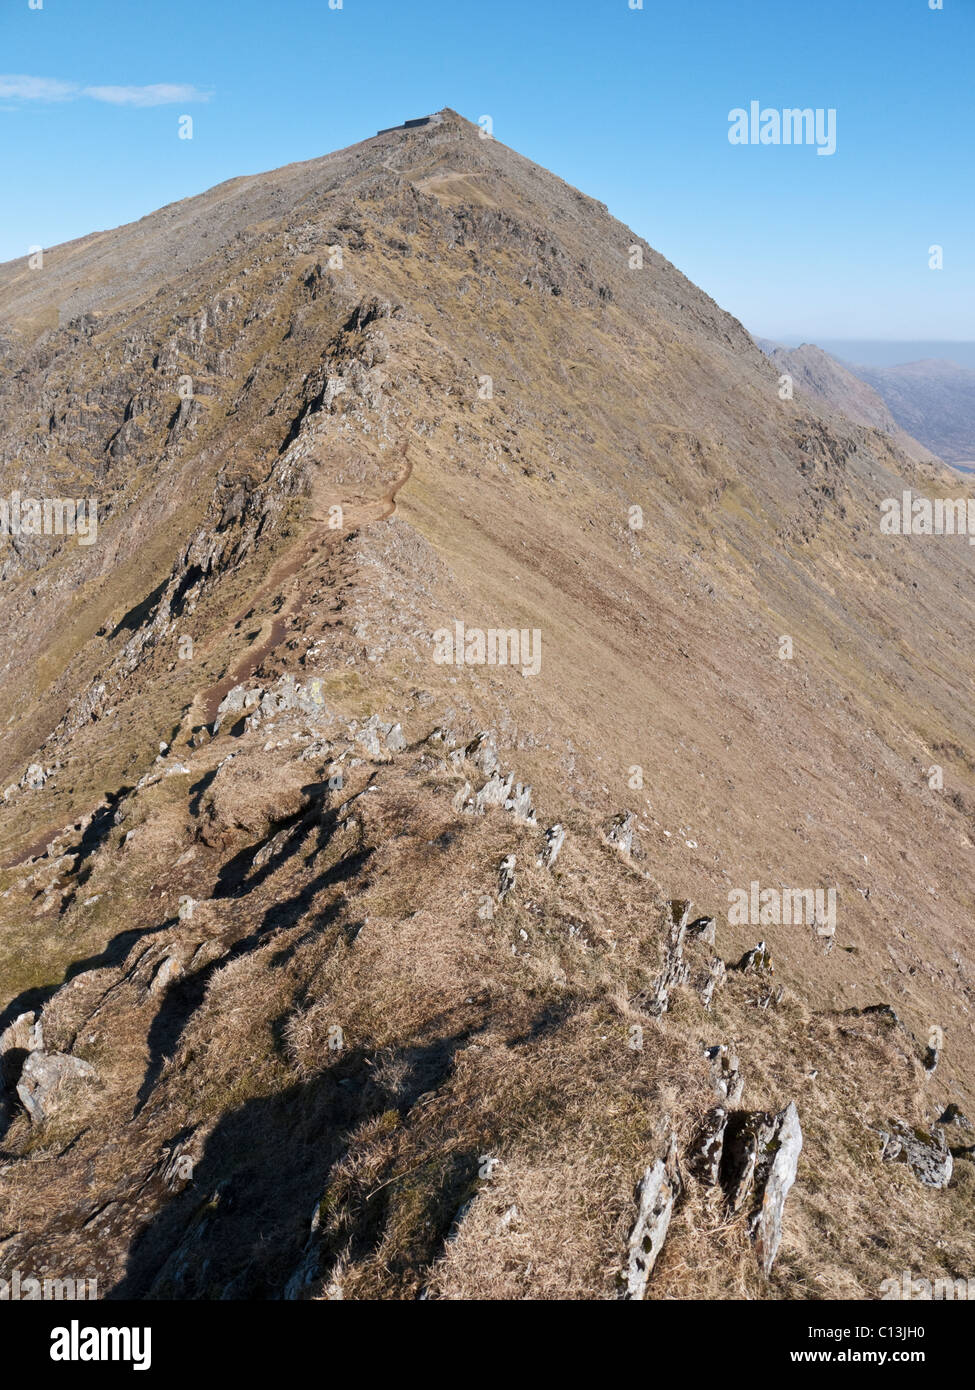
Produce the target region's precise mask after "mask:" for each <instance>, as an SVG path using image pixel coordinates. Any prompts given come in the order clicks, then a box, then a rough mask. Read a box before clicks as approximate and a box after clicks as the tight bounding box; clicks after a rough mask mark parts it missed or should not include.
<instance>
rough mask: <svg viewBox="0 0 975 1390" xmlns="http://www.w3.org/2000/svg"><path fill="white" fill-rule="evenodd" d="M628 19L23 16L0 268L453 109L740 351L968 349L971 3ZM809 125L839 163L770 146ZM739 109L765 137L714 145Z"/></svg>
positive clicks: (104, 1) (439, 0)
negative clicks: (738, 327) (720, 312)
mask: <svg viewBox="0 0 975 1390" xmlns="http://www.w3.org/2000/svg"><path fill="white" fill-rule="evenodd" d="M333 3H335V0H333ZM637 3H639V0H535V3H530V4H525V3H524V0H493V2H492V4H491V6H490V7H488V8H486V9H485V10H484V12H483V29H482V30H480V31H479V39H480V41H479V42H478V43H476V44H472V43H471V41H470V31H471V23H472V20H471V12H470V7H467V9H466V11H464V7H462V6H461V7H458V5H457V4H456V0H415V2H414V3H411V4H410V5H408V6H404V5H402V4H401V3H398V0H341V8H330V6H329V4H328V3H327V2H326V0H293V2H292V3H290V4H289V5H288V6H286V7H282V8H272V7H268V6H266V5H265V4H264V3H263V0H260V3H259V2H258V0H238V3H234V4H231V3H229V0H228V3H210V4H208V5H206V6H201V7H198V8H197V9H194V11H193V14H192V18H191V19H188V20H187V22H186V23H182V22H180V20H179V16H178V15H177V16H175V18H174V12H173V10H172V7H171V6H170V5H168V4H162V3H159V0H142V3H140V5H138V6H123V7H119V6H117V5H116V4H115V3H109V0H89V3H87V4H86V5H85V6H84V7H83V10H69V9H68V7H66V6H63V5H62V4H61V3H60V0H44V4H43V6H42V8H40V9H31V8H30V7H29V5H28V3H27V0H24V3H23V4H20V3H19V0H18V3H16V4H15V5H13V6H11V5H8V6H7V7H5V9H4V11H3V14H2V16H0V55H2V56H0V66H2V67H3V69H4V73H5V75H2V76H0V122H2V124H3V141H2V149H3V154H2V157H0V158H2V163H0V177H2V181H3V184H2V186H3V187H4V190H5V193H6V198H5V204H6V206H5V212H4V217H3V219H2V224H0V259H3V260H9V259H12V258H15V257H18V256H23V255H26V254H27V252H28V248H29V247H31V246H35V245H42V246H51V245H55V244H57V243H59V242H63V241H67V240H71V239H74V238H76V237H79V236H84V235H86V234H88V233H90V232H93V231H99V230H106V229H109V228H111V227H114V226H118V225H120V224H122V223H125V222H130V221H134V220H137V219H138V218H140V217H143V216H145V215H146V214H147V213H149V212H152V211H154V210H155V209H156V208H159V207H162V206H164V205H165V204H167V203H172V202H175V201H178V200H179V199H181V198H185V197H188V196H192V195H193V194H197V193H202V192H204V191H205V190H206V189H208V188H210V187H212V186H214V185H215V184H218V183H221V182H223V181H225V180H226V179H229V178H233V177H236V176H239V175H241V174H248V173H258V172H263V171H265V170H268V169H273V168H277V167H279V166H280V165H283V164H288V163H292V162H295V161H298V160H303V159H310V158H314V157H316V156H319V155H324V154H327V153H329V152H331V151H332V150H335V149H341V148H344V147H346V146H348V145H351V144H355V143H357V142H358V141H360V140H362V139H365V138H367V137H368V136H370V135H372V134H373V133H374V132H375V131H376V130H378V129H379V128H380V127H382V126H388V125H396V124H398V123H399V122H401V121H402V120H404V119H407V118H409V117H415V116H419V115H423V114H426V113H427V112H430V111H435V110H438V109H440V108H442V107H443V106H451V107H453V108H455V109H456V110H458V111H460V112H461V113H462V114H464V115H465V116H467V117H468V119H470V120H473V121H475V122H476V121H478V120H479V119H480V118H481V117H482V116H489V117H490V118H491V121H492V123H493V129H494V132H495V134H496V135H497V138H498V139H499V140H501V141H503V143H505V144H507V145H510V146H511V147H513V148H514V149H516V150H518V151H519V152H521V153H522V154H525V155H527V156H528V157H529V158H531V159H532V160H533V161H535V162H536V163H538V164H541V165H544V166H545V167H547V168H550V169H552V171H553V172H555V173H557V174H559V175H560V176H561V177H562V178H564V179H566V180H567V181H568V182H569V183H571V184H573V185H574V186H576V187H578V188H580V189H582V190H583V191H584V192H586V193H588V194H591V195H592V196H594V197H596V198H599V199H600V200H601V201H604V202H606V203H607V204H608V206H609V208H610V210H611V211H612V212H613V214H614V215H615V216H617V217H618V218H620V220H622V221H623V222H625V223H627V224H628V225H629V226H631V227H632V228H633V229H634V231H635V232H637V233H638V234H639V235H640V236H641V237H644V238H645V239H646V240H647V241H648V242H649V244H650V245H652V246H654V247H655V248H656V249H657V250H659V251H660V252H661V253H662V254H663V255H665V256H666V257H667V258H668V259H669V260H671V261H673V263H674V264H675V265H677V266H678V267H679V268H680V269H681V270H682V271H683V272H684V273H685V274H687V275H688V276H689V277H690V278H691V279H692V280H694V281H695V282H696V283H697V284H699V285H700V286H701V287H702V288H703V289H705V290H706V291H707V293H708V294H710V295H711V296H712V297H713V298H714V299H716V300H717V301H718V303H719V304H721V305H722V306H723V307H724V308H726V309H728V310H730V311H731V312H732V313H734V314H735V315H736V316H737V317H739V318H740V319H741V320H742V321H743V322H744V323H745V324H746V325H747V326H748V327H749V328H750V329H752V330H753V331H754V332H756V333H757V334H760V335H761V336H765V337H768V338H776V339H779V340H784V339H786V338H789V339H791V338H795V337H799V338H802V339H805V340H815V339H817V338H822V339H830V340H837V339H843V338H852V339H856V340H859V341H864V340H878V339H888V340H901V341H918V340H926V341H946V340H960V341H963V342H964V341H968V340H970V339H971V338H972V337H973V336H975V334H973V325H975V238H973V237H972V234H971V228H972V226H973V225H975V180H973V179H972V177H971V173H972V169H973V165H975V161H973V158H972V149H971V139H972V137H971V131H972V129H973V127H975V121H973V115H975V95H973V88H972V83H971V80H970V73H971V69H972V66H973V58H975V4H971V3H969V0H942V6H943V7H942V8H941V9H931V8H930V4H931V0H858V3H857V5H855V6H851V5H850V4H849V3H848V0H818V3H817V4H816V6H815V7H814V9H815V14H814V17H813V10H812V7H810V9H809V11H808V13H807V15H806V16H805V17H804V16H803V15H802V14H800V13H799V12H798V11H796V12H795V13H793V12H792V11H789V13H788V14H787V15H785V16H784V15H783V10H782V7H781V5H780V4H779V3H778V0H774V3H773V0H748V4H747V5H745V4H742V5H737V6H736V5H729V4H728V3H727V0H681V4H680V5H671V4H669V3H666V2H665V0H642V5H643V7H642V8H631V5H632V4H637ZM296 37H300V39H301V42H300V43H296V42H295V40H296ZM363 74H367V76H368V80H366V81H363V80H362V79H363ZM805 109H808V110H809V111H810V112H812V113H814V115H816V116H817V117H818V116H819V114H820V113H822V119H823V128H824V130H825V127H826V122H827V121H828V120H829V119H830V117H829V113H830V112H832V113H834V115H833V117H832V120H833V122H834V131H835V152H830V150H829V149H828V148H816V147H815V141H809V140H807V141H805V142H802V143H800V142H798V141H793V142H790V143H786V140H787V139H788V130H789V120H788V116H787V115H786V116H785V117H784V118H782V113H788V112H789V111H799V110H805ZM734 111H739V112H741V113H743V114H745V115H747V116H748V117H749V118H750V119H751V118H752V116H753V113H754V115H755V116H759V115H760V116H761V118H762V129H763V130H764V132H765V134H764V135H763V134H761V133H760V131H759V129H758V124H757V122H756V121H755V120H754V119H752V121H751V130H750V132H749V135H748V136H747V137H746V142H745V143H743V144H734V143H732V141H731V139H729V134H730V132H731V130H732V128H733V123H732V112H734ZM773 115H774V116H775V123H774V125H773V123H772V119H771V118H772V116H773ZM187 118H188V119H189V121H190V126H189V129H190V132H191V138H186V133H187V124H186V122H187ZM739 119H740V118H739ZM776 130H780V134H779V135H778V136H776ZM765 136H768V137H769V141H770V142H767V143H763V141H764V140H765ZM773 139H777V143H771V140H773ZM823 154H828V156H829V157H826V158H823V157H820V156H821V155H823ZM966 170H967V171H968V173H967V174H966V172H965V171H966ZM933 248H938V250H933ZM935 262H940V264H939V265H938V266H935V265H934V263H935Z"/></svg>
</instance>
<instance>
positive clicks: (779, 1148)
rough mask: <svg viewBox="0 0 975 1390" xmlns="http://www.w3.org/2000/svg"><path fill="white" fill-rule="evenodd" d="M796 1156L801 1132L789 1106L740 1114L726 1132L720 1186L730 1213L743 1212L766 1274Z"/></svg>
mask: <svg viewBox="0 0 975 1390" xmlns="http://www.w3.org/2000/svg"><path fill="white" fill-rule="evenodd" d="M801 1151H802V1129H801V1127H800V1125H799V1113H798V1111H797V1109H796V1106H795V1103H794V1102H792V1101H790V1102H789V1104H788V1105H787V1106H786V1108H785V1109H784V1110H782V1111H780V1112H779V1113H778V1114H772V1113H770V1112H768V1111H764V1110H758V1111H752V1112H748V1111H739V1112H737V1113H736V1114H734V1115H732V1116H731V1117H730V1118H729V1120H728V1124H727V1126H726V1128H725V1132H724V1143H723V1152H722V1155H721V1159H720V1176H721V1183H722V1186H723V1187H724V1188H725V1191H726V1193H727V1196H728V1205H729V1208H730V1210H731V1211H732V1212H739V1211H742V1210H747V1211H748V1217H747V1227H748V1233H749V1235H750V1236H751V1239H752V1243H753V1244H754V1246H755V1253H756V1255H757V1256H758V1260H759V1263H760V1264H761V1266H762V1270H763V1272H764V1273H765V1274H766V1275H767V1274H770V1273H771V1270H772V1265H773V1264H774V1262H775V1257H776V1254H777V1253H778V1249H779V1244H780V1242H781V1240H782V1213H783V1211H784V1208H785V1199H786V1197H787V1196H788V1194H789V1190H790V1188H791V1187H792V1185H793V1183H794V1182H795V1179H796V1170H797V1167H798V1163H799V1154H800V1152H801Z"/></svg>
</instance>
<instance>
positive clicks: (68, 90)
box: [0, 73, 79, 101]
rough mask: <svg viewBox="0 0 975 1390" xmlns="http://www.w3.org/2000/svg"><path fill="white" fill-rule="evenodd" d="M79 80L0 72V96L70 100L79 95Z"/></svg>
mask: <svg viewBox="0 0 975 1390" xmlns="http://www.w3.org/2000/svg"><path fill="white" fill-rule="evenodd" d="M78 91H79V87H78V84H77V82H59V81H58V80H57V79H56V78H54V77H26V76H24V75H23V74H17V73H0V97H17V98H18V99H19V100H20V101H70V100H71V98H72V97H75V96H77V95H78Z"/></svg>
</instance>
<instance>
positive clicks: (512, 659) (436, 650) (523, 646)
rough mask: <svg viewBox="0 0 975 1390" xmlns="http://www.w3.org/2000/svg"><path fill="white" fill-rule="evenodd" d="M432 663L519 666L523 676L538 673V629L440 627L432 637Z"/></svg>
mask: <svg viewBox="0 0 975 1390" xmlns="http://www.w3.org/2000/svg"><path fill="white" fill-rule="evenodd" d="M433 659H434V661H435V662H436V663H437V665H438V666H520V667H521V674H522V675H523V676H537V675H538V673H539V671H540V670H541V669H542V633H541V629H540V628H537V627H535V628H531V629H529V628H526V627H523V628H520V629H519V628H516V627H510V628H501V627H489V628H487V629H485V628H480V627H465V626H464V624H463V623H462V622H455V623H454V626H453V628H452V629H451V628H449V627H441V628H438V629H437V631H436V632H435V633H434V634H433Z"/></svg>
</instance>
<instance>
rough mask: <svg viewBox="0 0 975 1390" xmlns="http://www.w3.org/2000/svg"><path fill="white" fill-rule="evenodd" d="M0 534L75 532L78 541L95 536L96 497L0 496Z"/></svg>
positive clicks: (91, 541) (88, 541)
mask: <svg viewBox="0 0 975 1390" xmlns="http://www.w3.org/2000/svg"><path fill="white" fill-rule="evenodd" d="M0 536H77V537H78V544H79V545H93V544H94V543H95V541H96V540H97V539H98V498H97V497H78V498H74V497H21V495H20V493H19V492H12V493H11V494H10V496H9V497H0Z"/></svg>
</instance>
